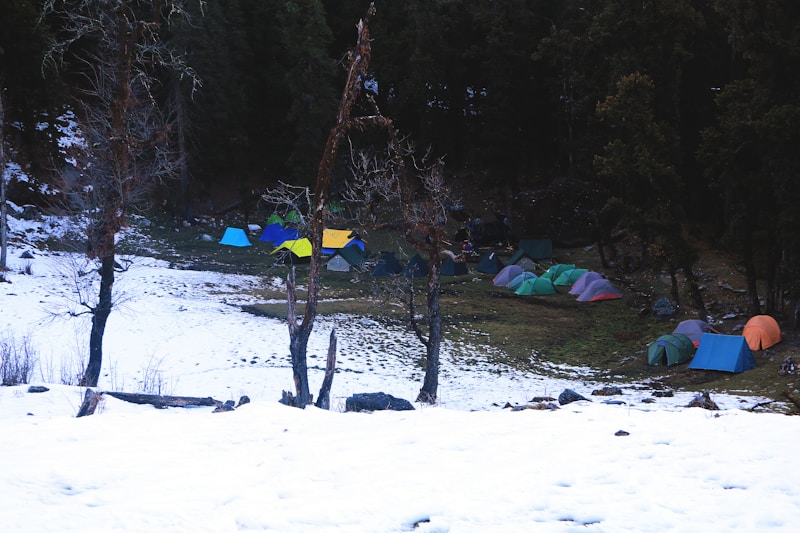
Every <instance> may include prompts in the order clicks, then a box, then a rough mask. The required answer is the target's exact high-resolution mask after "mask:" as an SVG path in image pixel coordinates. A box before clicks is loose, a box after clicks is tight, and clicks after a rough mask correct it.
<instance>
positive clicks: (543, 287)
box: [514, 277, 558, 296]
mask: <svg viewBox="0 0 800 533" xmlns="http://www.w3.org/2000/svg"><path fill="white" fill-rule="evenodd" d="M557 292H558V291H556V286H555V285H553V282H552V280H549V279H546V278H542V277H538V278H531V279H526V280H525V281H523V282H522V285H520V286H519V288H517V290H515V291H514V294H519V295H520V296H543V295H547V294H556V293H557Z"/></svg>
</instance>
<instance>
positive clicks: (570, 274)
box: [553, 268, 589, 287]
mask: <svg viewBox="0 0 800 533" xmlns="http://www.w3.org/2000/svg"><path fill="white" fill-rule="evenodd" d="M587 272H589V270H588V269H586V268H570V269H569V270H565V271H563V272H562V273H561V274H559V275H558V277H557V278H555V279H554V280H553V285H557V286H559V287H572V285H573V284H574V283H575V281H576V280H577V279H578V278H579V277H581V276H582V275H584V274H586V273H587Z"/></svg>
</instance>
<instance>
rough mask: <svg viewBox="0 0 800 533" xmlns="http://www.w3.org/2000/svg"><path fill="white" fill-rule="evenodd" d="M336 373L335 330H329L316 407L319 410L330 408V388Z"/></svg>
mask: <svg viewBox="0 0 800 533" xmlns="http://www.w3.org/2000/svg"><path fill="white" fill-rule="evenodd" d="M335 371H336V328H333V329H332V330H331V336H330V341H329V342H328V359H327V362H326V363H325V379H323V380H322V386H321V387H320V389H319V396H318V397H317V403H316V406H317V407H319V408H320V409H330V408H331V386H332V385H333V375H334V373H335Z"/></svg>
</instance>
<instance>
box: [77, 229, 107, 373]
mask: <svg viewBox="0 0 800 533" xmlns="http://www.w3.org/2000/svg"><path fill="white" fill-rule="evenodd" d="M112 239H113V236H112ZM113 286H114V254H113V252H112V253H111V254H110V255H107V256H105V257H103V258H102V260H101V261H100V295H99V298H98V302H97V306H96V307H95V308H94V309H93V310H92V331H91V334H90V336H89V362H88V363H87V365H86V370H85V371H84V374H83V378H82V379H81V386H83V387H96V386H97V382H98V380H99V379H100V369H101V368H102V365H103V335H104V334H105V331H106V323H107V322H108V317H109V315H110V314H111V308H112V288H113Z"/></svg>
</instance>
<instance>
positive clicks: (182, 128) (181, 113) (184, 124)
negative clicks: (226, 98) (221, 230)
mask: <svg viewBox="0 0 800 533" xmlns="http://www.w3.org/2000/svg"><path fill="white" fill-rule="evenodd" d="M174 90H175V94H174V99H175V113H176V115H177V118H176V124H175V126H176V127H177V129H178V152H179V154H180V155H179V156H178V160H179V170H178V172H179V174H180V183H181V197H180V202H181V215H182V216H183V220H185V221H187V222H192V221H193V220H194V210H193V209H192V199H191V195H190V192H191V185H192V175H191V173H190V172H189V149H188V145H187V135H186V131H187V129H188V128H189V119H188V114H187V113H186V102H185V101H184V98H183V94H181V90H180V83H175V89H174Z"/></svg>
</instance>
